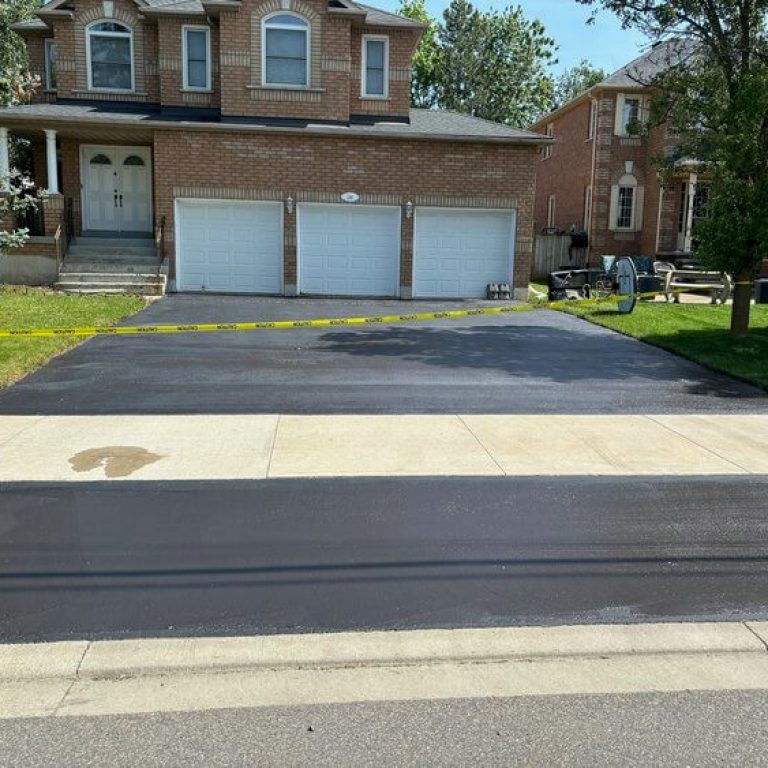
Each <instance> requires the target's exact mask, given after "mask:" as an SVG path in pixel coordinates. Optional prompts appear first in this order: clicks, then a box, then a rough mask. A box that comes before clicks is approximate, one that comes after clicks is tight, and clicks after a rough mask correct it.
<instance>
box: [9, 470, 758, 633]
mask: <svg viewBox="0 0 768 768" xmlns="http://www.w3.org/2000/svg"><path fill="white" fill-rule="evenodd" d="M767 494H768V478H765V477H749V478H744V477H736V478H734V477H731V478H716V477H707V478H701V477H700V478H693V479H686V478H667V479H654V478H647V479H646V478H634V479H627V480H623V479H616V478H588V477H586V478H585V477H582V478H567V477H565V478H557V479H546V478H538V479H536V478H522V479H520V478H517V479H516V478H509V477H506V478H382V479H374V478H359V479H336V478H334V479H330V480H268V481H254V482H229V483H211V482H203V483H193V482H191V483H149V482H145V483H138V482H135V483H131V482H122V483H121V484H120V485H119V486H116V485H108V484H80V483H78V484H71V485H67V484H62V485H50V486H46V485H35V484H33V485H16V484H7V485H5V486H0V499H1V500H2V504H1V505H0V641H11V640H15V641H18V640H44V639H62V638H72V637H78V638H103V637H125V636H138V635H152V636H158V635H159V636H162V635H206V634H208V635H210V634H234V635H240V634H254V633H274V632H307V631H335V630H353V629H357V630H365V629H384V628H417V627H454V626H494V625H515V624H564V623H566V624H570V623H581V622H616V621H620V622H626V621H644V620H664V619H673V618H682V619H704V618H706V619H739V618H768V516H766V514H765V511H766V501H765V500H766V498H767Z"/></svg>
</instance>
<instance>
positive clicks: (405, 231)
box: [400, 203, 415, 299]
mask: <svg viewBox="0 0 768 768" xmlns="http://www.w3.org/2000/svg"><path fill="white" fill-rule="evenodd" d="M414 212H415V208H413V207H412V208H411V213H410V216H409V215H408V203H406V204H405V205H404V206H403V207H402V213H401V224H400V298H401V299H412V298H413V214H414Z"/></svg>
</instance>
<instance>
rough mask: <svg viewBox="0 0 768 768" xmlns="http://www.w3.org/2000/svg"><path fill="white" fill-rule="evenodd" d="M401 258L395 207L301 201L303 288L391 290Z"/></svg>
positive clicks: (350, 292)
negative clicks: (303, 202)
mask: <svg viewBox="0 0 768 768" xmlns="http://www.w3.org/2000/svg"><path fill="white" fill-rule="evenodd" d="M399 261H400V210H399V209H397V208H385V207H377V206H370V207H362V206H349V205H332V204H328V205H325V204H309V203H305V204H302V205H300V206H299V281H300V286H299V290H300V292H301V293H314V294H325V295H337V296H345V295H346V296H395V295H397V284H398V280H397V278H398V273H399Z"/></svg>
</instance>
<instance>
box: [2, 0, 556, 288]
mask: <svg viewBox="0 0 768 768" xmlns="http://www.w3.org/2000/svg"><path fill="white" fill-rule="evenodd" d="M15 29H16V31H17V32H18V33H19V34H20V35H22V36H23V37H24V39H25V40H26V41H27V44H28V49H29V54H30V61H31V66H32V67H33V69H34V70H35V71H37V72H38V73H39V74H40V76H41V78H42V80H43V88H42V89H41V90H40V91H39V92H38V93H37V94H36V95H35V97H34V98H33V100H32V103H29V104H24V105H21V106H14V107H9V108H5V109H0V172H2V170H3V168H4V167H7V163H8V160H7V157H8V155H7V137H8V134H9V132H10V133H15V134H18V135H20V136H23V137H26V138H27V139H29V140H31V142H32V143H33V149H34V173H35V177H36V181H37V183H38V184H39V185H40V186H41V187H46V188H47V189H48V190H49V191H50V193H51V196H50V198H49V200H48V201H47V203H46V208H45V220H44V222H43V224H42V225H41V226H43V227H44V231H42V232H38V233H36V234H37V235H38V237H35V238H33V240H32V241H31V242H30V243H29V244H28V245H27V246H25V248H24V249H23V250H24V252H26V253H27V254H31V253H33V252H36V253H38V254H43V253H45V252H46V249H49V251H50V252H51V253H52V252H53V248H54V238H55V237H56V234H57V233H58V234H59V240H58V243H59V251H60V252H61V251H63V247H62V244H61V232H62V228H63V229H64V234H65V235H67V234H68V232H67V230H69V229H71V230H72V233H71V234H73V235H74V236H75V237H76V238H77V239H76V240H75V241H74V242H75V243H77V244H79V245H80V246H81V247H82V244H83V243H88V244H89V246H90V248H91V250H93V248H94V243H97V244H98V240H96V239H95V238H98V237H99V236H100V235H102V236H108V237H109V238H110V240H109V244H110V247H112V246H114V241H115V239H116V238H117V239H120V238H123V239H125V242H126V243H127V242H128V241H130V242H131V243H132V244H135V243H136V241H137V240H140V239H141V238H148V237H151V236H152V235H155V237H156V239H157V240H158V242H160V241H162V242H161V245H162V250H163V253H164V254H166V260H165V264H166V265H167V266H166V269H167V272H168V276H169V279H170V284H169V288H170V289H175V290H179V291H219V292H254V293H268V294H269V293H271V294H283V295H298V294H314V295H361V296H399V297H401V298H411V297H419V296H423V297H433V296H435V297H437V296H441V297H443V296H444V297H471V296H480V295H482V294H483V293H484V291H485V286H486V284H487V283H488V282H509V283H511V284H513V286H514V289H515V292H516V294H517V295H522V294H524V293H525V291H526V286H527V283H528V277H529V273H530V262H531V252H532V234H533V202H534V183H535V173H536V163H537V160H538V149H539V146H540V145H541V144H542V143H546V142H547V139H546V138H543V137H542V136H540V135H537V134H536V133H533V132H529V131H522V130H517V129H514V128H510V127H507V126H503V125H498V124H495V123H490V122H487V121H483V120H478V119H474V118H471V117H467V116H462V115H458V114H455V113H450V112H441V111H436V110H411V109H409V88H410V85H409V83H410V66H411V56H412V54H413V52H414V49H415V47H416V45H417V43H418V41H419V38H420V35H421V33H422V27H421V26H420V25H419V24H418V23H416V22H414V21H412V20H410V19H406V18H403V17H400V16H396V15H393V14H390V13H385V12H383V11H380V10H377V9H374V8H371V7H368V6H365V5H362V4H360V3H356V2H352V0H52V1H51V2H49V3H48V4H46V5H45V6H43V7H42V8H41V9H40V10H39V11H38V12H37V19H35V20H33V21H30V22H24V23H22V24H18V25H16V27H15ZM103 242H106V241H103ZM81 250H82V248H81ZM145 250H146V249H145ZM62 255H63V257H64V259H63V263H64V267H65V268H66V265H67V262H68V258H67V256H66V254H63V253H60V256H59V261H61V256H62ZM78 259H79V261H80V262H81V261H82V256H81V255H79V256H78ZM102 269H103V266H102Z"/></svg>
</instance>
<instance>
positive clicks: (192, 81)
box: [181, 26, 211, 91]
mask: <svg viewBox="0 0 768 768" xmlns="http://www.w3.org/2000/svg"><path fill="white" fill-rule="evenodd" d="M181 34H182V38H181V42H182V45H181V47H182V58H183V61H184V77H183V85H184V88H185V89H187V90H192V91H210V90H211V30H210V29H209V28H208V27H199V26H185V27H183V28H182V31H181Z"/></svg>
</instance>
